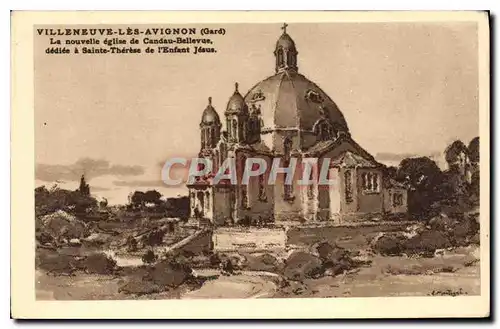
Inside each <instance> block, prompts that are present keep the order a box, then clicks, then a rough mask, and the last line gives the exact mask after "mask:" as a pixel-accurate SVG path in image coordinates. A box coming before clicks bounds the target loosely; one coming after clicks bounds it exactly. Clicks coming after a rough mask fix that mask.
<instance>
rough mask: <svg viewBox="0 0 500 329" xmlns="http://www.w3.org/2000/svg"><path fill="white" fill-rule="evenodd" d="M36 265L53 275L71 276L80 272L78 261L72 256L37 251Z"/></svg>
mask: <svg viewBox="0 0 500 329" xmlns="http://www.w3.org/2000/svg"><path fill="white" fill-rule="evenodd" d="M35 265H36V266H37V267H38V268H40V269H42V270H45V271H47V272H48V273H51V274H65V275H71V274H73V272H75V271H76V270H78V267H79V264H78V261H77V260H76V259H75V258H74V257H73V256H70V255H65V254H58V253H56V252H47V251H45V250H41V249H37V251H36V261H35Z"/></svg>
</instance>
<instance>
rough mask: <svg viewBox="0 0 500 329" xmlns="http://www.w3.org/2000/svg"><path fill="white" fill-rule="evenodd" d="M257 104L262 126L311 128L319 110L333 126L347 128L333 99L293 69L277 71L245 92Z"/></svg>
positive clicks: (320, 114)
mask: <svg viewBox="0 0 500 329" xmlns="http://www.w3.org/2000/svg"><path fill="white" fill-rule="evenodd" d="M245 102H246V103H247V104H257V106H260V111H261V115H262V116H261V117H262V120H263V125H264V126H263V128H262V129H263V130H265V129H279V128H296V129H301V130H309V131H312V129H313V126H314V124H315V123H316V121H318V120H319V119H320V118H322V114H323V113H326V116H327V119H328V120H329V121H330V122H331V123H332V125H333V127H334V128H335V129H336V130H340V131H345V132H348V127H347V122H346V120H345V118H344V115H343V114H342V112H340V110H339V108H338V107H337V105H336V104H335V103H334V102H333V100H332V99H331V98H330V97H329V96H328V95H327V94H326V93H325V92H324V91H323V90H322V89H321V88H320V87H319V86H318V85H316V84H315V83H314V82H312V81H310V80H309V79H307V78H306V77H305V76H303V75H302V74H299V73H297V72H295V71H290V70H285V71H281V72H279V73H277V74H275V75H273V76H271V77H269V78H267V79H264V80H263V81H260V82H259V83H257V84H256V85H255V86H254V87H253V88H251V89H250V91H249V92H248V93H247V94H246V96H245Z"/></svg>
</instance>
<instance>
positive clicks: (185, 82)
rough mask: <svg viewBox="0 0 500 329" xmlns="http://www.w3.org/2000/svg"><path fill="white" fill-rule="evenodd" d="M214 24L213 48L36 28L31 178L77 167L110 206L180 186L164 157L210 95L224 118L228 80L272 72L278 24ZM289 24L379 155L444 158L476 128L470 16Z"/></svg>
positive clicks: (357, 132) (363, 141) (189, 140)
mask: <svg viewBox="0 0 500 329" xmlns="http://www.w3.org/2000/svg"><path fill="white" fill-rule="evenodd" d="M205 26H207V25H203V26H201V25H196V24H192V25H189V26H188V25H186V27H197V28H198V29H200V28H201V27H205ZM153 27H171V26H167V25H165V24H162V25H159V26H153ZM214 27H224V29H225V30H226V33H225V35H217V36H214V37H213V38H212V40H213V43H214V44H213V46H214V47H216V49H217V53H210V54H201V55H194V54H168V55H161V54H140V55H137V54H134V55H89V54H86V55H82V54H80V55H47V54H45V52H44V50H45V49H46V47H47V45H48V40H49V37H47V36H40V37H36V38H35V72H34V73H35V153H36V156H35V159H36V170H35V173H36V185H37V186H39V185H46V186H52V185H53V184H54V183H58V184H59V185H60V186H61V187H65V188H76V187H77V186H78V180H79V178H80V176H81V174H82V173H85V175H86V177H87V180H88V181H89V183H90V187H91V191H92V193H93V194H95V195H96V196H99V197H106V198H107V199H108V201H109V202H110V203H115V204H116V203H124V202H126V201H127V196H128V195H129V194H130V193H131V192H133V191H135V190H143V191H144V190H148V189H153V188H154V189H157V190H158V191H160V192H161V193H162V194H164V195H165V196H177V195H182V194H185V193H186V191H187V189H185V187H183V186H176V187H166V186H165V185H163V184H162V183H161V181H160V173H161V167H162V165H163V163H164V161H165V160H166V159H168V158H171V157H182V156H184V157H189V158H191V157H194V156H195V155H196V154H197V152H198V151H199V145H200V136H199V126H198V125H199V122H200V118H201V114H202V112H203V110H204V108H205V107H206V105H207V99H208V97H209V96H211V97H212V99H213V101H212V103H213V106H214V107H215V108H216V110H217V111H218V113H219V115H220V116H221V118H222V117H223V111H224V109H225V107H226V104H227V101H228V99H229V97H230V96H231V95H232V93H233V91H234V83H235V82H238V83H239V90H240V92H242V93H243V94H244V93H245V92H246V91H247V90H248V89H250V88H251V87H252V86H253V85H255V84H256V83H257V82H258V81H260V80H263V79H264V78H266V77H268V76H270V75H273V74H274V55H273V51H274V46H275V43H276V40H277V39H278V37H279V36H280V34H281V32H282V30H281V29H280V24H224V25H216V26H215V25H214ZM287 32H288V33H289V34H290V36H291V37H292V38H293V39H294V40H295V43H296V45H297V49H298V52H299V54H298V67H299V72H300V73H301V74H304V75H305V76H306V77H307V78H308V79H310V80H312V81H313V82H315V83H316V84H318V85H319V86H320V87H321V88H322V89H323V90H324V91H325V92H326V93H327V94H328V95H329V96H330V97H331V98H332V99H333V100H334V101H335V102H336V104H337V105H338V106H339V108H340V109H341V111H342V112H343V114H344V116H345V118H346V120H347V123H348V125H349V129H350V131H351V135H352V137H353V138H354V139H355V140H356V141H357V142H358V143H359V144H360V145H362V146H363V148H365V149H366V150H367V151H369V152H370V153H371V154H373V155H374V156H375V157H376V158H377V159H378V160H379V161H381V162H383V163H386V164H392V165H397V163H398V162H399V161H400V160H401V159H403V158H405V157H409V156H430V157H432V158H433V159H435V160H436V161H437V162H438V164H440V165H441V166H442V156H441V155H442V152H443V151H444V149H445V148H446V146H447V145H449V144H451V142H453V141H454V140H457V139H460V140H462V141H463V142H464V143H465V144H468V142H469V141H470V140H471V139H472V138H473V137H475V136H478V134H479V117H478V115H479V112H478V64H477V63H478V46H477V27H476V25H475V24H472V23H464V22H461V23H454V22H450V23H443V22H440V23H432V22H428V23H321V24H290V25H289V26H288V29H287ZM193 37H200V36H193ZM141 39H142V38H141ZM440 161H441V162H440Z"/></svg>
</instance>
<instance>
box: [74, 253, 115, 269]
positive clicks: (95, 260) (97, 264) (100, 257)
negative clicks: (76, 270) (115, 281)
mask: <svg viewBox="0 0 500 329" xmlns="http://www.w3.org/2000/svg"><path fill="white" fill-rule="evenodd" d="M80 266H81V268H82V269H83V270H84V271H85V272H87V273H93V274H112V273H114V272H115V270H116V269H117V268H116V261H115V260H114V259H113V258H111V257H109V256H108V255H106V254H104V253H95V254H91V255H89V256H87V257H85V258H84V259H83V260H82V261H81V265H80Z"/></svg>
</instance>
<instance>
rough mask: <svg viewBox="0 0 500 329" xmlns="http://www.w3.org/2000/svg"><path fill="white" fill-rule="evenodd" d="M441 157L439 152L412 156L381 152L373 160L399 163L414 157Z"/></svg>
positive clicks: (409, 154) (410, 154)
mask: <svg viewBox="0 0 500 329" xmlns="http://www.w3.org/2000/svg"><path fill="white" fill-rule="evenodd" d="M440 155H441V153H440V152H433V153H430V154H412V153H389V152H381V153H377V155H376V156H375V158H376V159H377V160H378V161H391V162H392V161H394V162H396V161H398V162H400V161H401V160H403V159H407V158H416V157H421V156H426V157H429V158H431V159H432V158H437V157H439V156H440Z"/></svg>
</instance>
